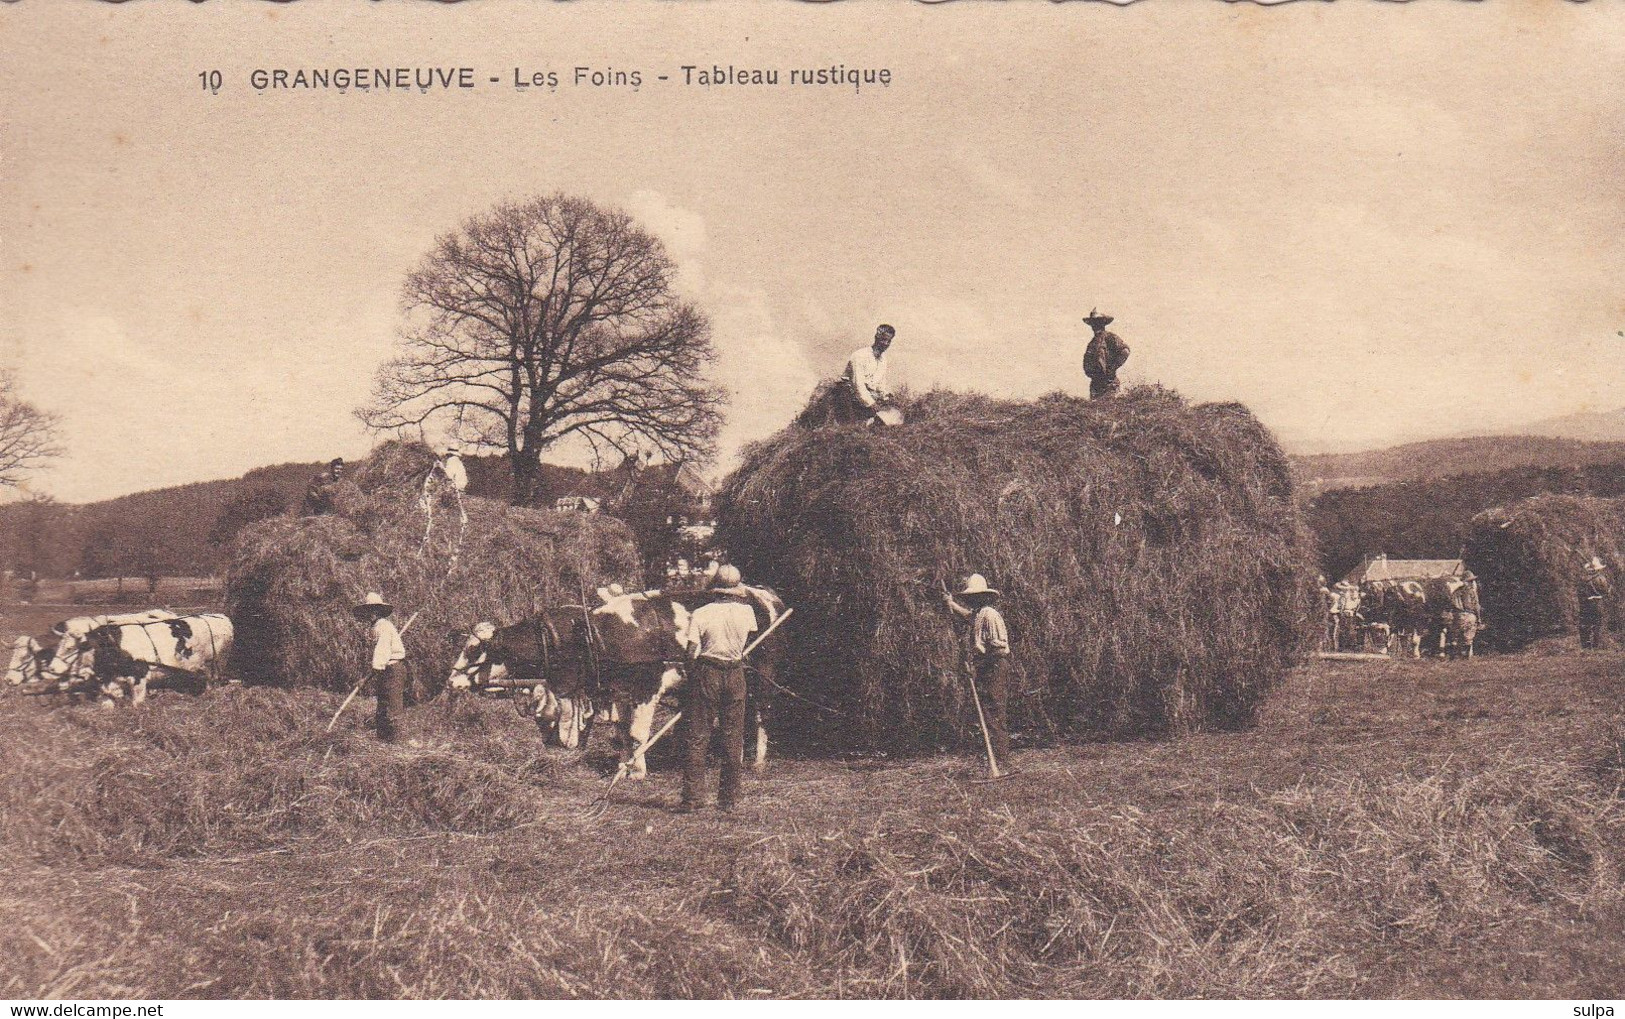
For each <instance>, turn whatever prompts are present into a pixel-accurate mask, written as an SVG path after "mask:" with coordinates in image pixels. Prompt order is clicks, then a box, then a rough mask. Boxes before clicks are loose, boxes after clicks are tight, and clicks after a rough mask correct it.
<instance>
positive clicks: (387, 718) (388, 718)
mask: <svg viewBox="0 0 1625 1019" xmlns="http://www.w3.org/2000/svg"><path fill="white" fill-rule="evenodd" d="M394 611H395V606H393V605H391V604H389V603H388V602H386V601H384V597H383V595H381V594H379V593H378V592H377V591H369V592H368V593H367V598H366V600H365V601H363V602H362V603H361V604H359V605H357V606H356V607H355V609H354V612H355V615H356V618H357V619H360V620H361V621H362V622H364V623H367V624H368V629H369V630H370V631H371V634H372V683H373V692H374V694H375V695H376V696H377V698H378V710H377V712H376V713H375V714H374V716H373V722H374V724H375V725H376V726H377V728H378V738H379V739H381V740H383V741H384V742H385V743H393V742H395V741H396V740H397V739H399V738H400V736H401V716H402V715H403V714H405V712H406V703H405V702H406V675H405V668H406V665H405V663H406V645H405V644H403V643H401V632H400V631H399V630H397V629H395V624H394V623H392V622H390V620H389V617H390V615H391V614H393V613H394Z"/></svg>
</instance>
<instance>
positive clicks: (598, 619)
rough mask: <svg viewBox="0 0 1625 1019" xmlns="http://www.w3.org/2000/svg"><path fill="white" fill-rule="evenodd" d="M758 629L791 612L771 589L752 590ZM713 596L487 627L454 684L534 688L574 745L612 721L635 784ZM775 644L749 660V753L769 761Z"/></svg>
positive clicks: (476, 633) (554, 725)
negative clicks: (701, 612) (699, 615)
mask: <svg viewBox="0 0 1625 1019" xmlns="http://www.w3.org/2000/svg"><path fill="white" fill-rule="evenodd" d="M750 591H751V594H752V599H751V601H752V607H753V608H754V609H755V611H756V619H757V632H758V633H760V632H762V631H763V630H765V629H766V628H767V627H768V626H769V625H771V624H772V622H773V621H774V620H776V619H777V618H778V617H779V616H780V615H782V614H783V612H784V602H783V601H782V600H781V599H780V598H779V597H778V595H777V594H775V593H774V592H773V591H772V590H770V589H768V588H762V587H752V588H750ZM714 597H715V596H713V595H711V594H709V593H708V592H696V593H688V592H684V593H682V594H680V595H671V594H661V593H660V592H639V593H634V594H617V595H613V596H609V597H606V598H605V599H604V600H603V601H602V603H601V604H598V605H595V606H590V607H583V606H580V605H567V606H563V607H560V608H556V609H548V610H546V611H543V612H540V613H538V614H536V615H534V616H532V617H530V618H529V619H526V620H523V621H521V622H518V623H515V624H513V625H512V626H502V627H499V626H496V625H494V624H492V623H489V622H484V623H480V624H479V625H478V626H476V627H475V628H474V630H473V632H472V633H470V634H467V635H466V636H465V635H464V634H462V633H458V634H455V635H454V636H455V637H456V638H457V639H460V640H463V641H464V643H463V648H462V653H461V654H460V655H459V656H458V658H457V661H456V663H454V664H453V665H452V669H451V675H450V677H449V678H448V680H447V686H448V688H449V689H452V690H459V689H465V690H466V689H475V690H478V689H483V688H486V687H487V686H488V685H489V684H491V683H492V682H493V681H503V680H506V681H508V682H509V683H513V684H516V685H523V684H525V683H530V684H531V688H532V697H533V699H534V702H535V707H536V716H537V721H538V723H540V724H541V725H542V726H543V727H544V728H545V729H546V730H548V731H549V732H550V734H552V736H553V738H554V739H556V740H557V742H558V743H559V744H561V745H562V746H565V747H567V748H572V749H574V748H576V747H579V746H583V745H584V742H585V741H586V740H587V739H588V738H589V735H590V727H591V726H592V725H593V724H595V723H604V722H608V723H611V724H613V725H614V727H615V728H614V731H615V733H616V735H617V737H618V741H619V744H620V752H621V759H622V762H623V763H624V764H625V765H626V767H627V776H628V777H629V778H634V779H636V778H642V777H644V776H645V775H646V774H647V771H648V768H647V763H646V761H645V759H644V747H645V745H646V744H647V743H648V741H649V736H650V733H651V730H652V728H653V723H654V717H655V709H656V707H657V706H658V705H659V703H660V699H661V697H663V696H664V695H665V694H667V693H669V692H672V691H675V690H677V689H678V688H679V687H680V686H681V684H682V682H683V679H684V672H683V665H684V664H685V662H686V661H687V657H688V638H689V618H690V615H691V609H692V608H698V607H699V606H700V605H702V604H704V603H706V602H709V601H711V600H713V598H714ZM777 647H778V645H776V644H774V643H773V642H771V641H768V642H764V643H763V645H762V647H761V649H760V650H758V651H756V652H754V653H753V654H752V656H751V658H752V660H751V662H750V663H749V668H748V672H747V675H748V676H749V678H750V684H749V694H748V698H747V711H748V715H749V717H748V718H747V720H746V722H747V731H749V732H750V733H752V734H753V737H754V738H753V740H752V743H753V746H751V747H748V748H747V749H748V750H749V753H748V755H747V756H749V757H750V758H751V759H752V760H753V762H754V763H755V765H756V766H757V767H758V768H759V767H761V766H762V764H763V763H764V762H765V761H766V758H767V741H768V725H769V722H770V718H771V704H772V700H773V696H772V695H773V692H774V691H775V690H776V689H777V687H776V679H775V675H776V672H777V668H776V667H777Z"/></svg>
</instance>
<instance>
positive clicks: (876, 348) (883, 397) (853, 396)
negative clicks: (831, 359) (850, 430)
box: [841, 325, 897, 423]
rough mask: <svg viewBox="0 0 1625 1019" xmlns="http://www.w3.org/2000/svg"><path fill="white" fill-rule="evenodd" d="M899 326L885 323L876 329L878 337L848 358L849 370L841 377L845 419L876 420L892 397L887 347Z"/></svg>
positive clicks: (849, 420)
mask: <svg viewBox="0 0 1625 1019" xmlns="http://www.w3.org/2000/svg"><path fill="white" fill-rule="evenodd" d="M896 335H897V330H895V329H893V328H892V327H891V326H889V325H881V326H880V327H879V328H878V329H876V330H875V341H874V343H873V344H871V345H869V346H867V347H860V348H858V349H857V350H854V351H853V352H852V356H851V357H849V358H847V361H846V374H845V375H844V376H842V378H841V389H842V391H843V393H844V396H845V399H844V400H843V401H842V405H843V411H844V412H843V414H842V415H841V420H842V421H843V423H857V422H872V421H873V420H874V416H875V412H876V411H878V410H879V409H880V406H881V404H883V403H885V402H886V401H888V400H890V399H891V389H890V388H889V387H888V386H887V385H886V349H887V348H888V347H890V346H891V341H892V338H893V337H895V336H896Z"/></svg>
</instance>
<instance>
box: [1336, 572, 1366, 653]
mask: <svg viewBox="0 0 1625 1019" xmlns="http://www.w3.org/2000/svg"><path fill="white" fill-rule="evenodd" d="M1332 590H1333V591H1334V592H1335V593H1336V595H1337V615H1336V617H1335V618H1334V620H1333V622H1332V642H1333V645H1334V646H1333V648H1332V650H1333V651H1342V650H1344V649H1345V648H1346V647H1349V646H1351V645H1352V644H1353V642H1354V640H1355V634H1356V633H1357V632H1358V626H1359V618H1358V617H1359V612H1360V586H1359V585H1358V584H1355V583H1353V582H1352V581H1349V580H1348V579H1346V578H1345V579H1343V580H1339V581H1338V582H1337V586H1336V587H1334V588H1333V589H1332ZM1356 650H1358V649H1356Z"/></svg>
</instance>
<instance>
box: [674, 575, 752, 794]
mask: <svg viewBox="0 0 1625 1019" xmlns="http://www.w3.org/2000/svg"><path fill="white" fill-rule="evenodd" d="M711 591H712V593H713V594H714V595H716V597H717V600H716V601H714V602H712V603H710V604H709V605H702V606H700V607H699V608H697V609H695V610H694V614H693V615H692V616H690V617H689V624H688V640H689V661H690V662H691V663H692V664H691V667H690V669H689V673H688V689H687V691H686V692H685V694H684V697H683V702H684V703H683V725H684V727H685V728H684V734H685V738H686V743H687V750H688V754H687V757H686V759H685V761H684V764H683V803H682V806H681V807H680V808H679V809H681V810H682V811H683V812H684V813H689V812H692V811H695V810H698V809H700V808H701V807H702V806H704V805H705V775H706V771H707V767H708V760H707V759H708V757H709V755H710V752H711V739H712V734H713V730H714V729H721V730H722V732H721V739H722V762H721V763H722V780H721V782H720V783H719V784H718V786H717V809H718V810H732V809H734V805H735V804H736V803H737V802H738V801H739V784H740V777H741V774H742V773H743V770H744V760H745V662H744V656H745V648H746V647H748V646H749V644H750V635H751V634H752V633H753V632H755V630H756V613H755V612H754V611H753V610H752V609H751V607H750V605H749V600H750V591H748V590H747V589H746V588H745V586H744V585H743V584H742V583H740V576H739V568H738V567H737V566H723V567H721V568H719V569H718V570H717V574H716V577H715V579H713V580H712V586H711Z"/></svg>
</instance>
